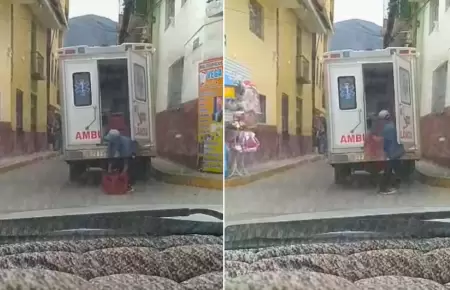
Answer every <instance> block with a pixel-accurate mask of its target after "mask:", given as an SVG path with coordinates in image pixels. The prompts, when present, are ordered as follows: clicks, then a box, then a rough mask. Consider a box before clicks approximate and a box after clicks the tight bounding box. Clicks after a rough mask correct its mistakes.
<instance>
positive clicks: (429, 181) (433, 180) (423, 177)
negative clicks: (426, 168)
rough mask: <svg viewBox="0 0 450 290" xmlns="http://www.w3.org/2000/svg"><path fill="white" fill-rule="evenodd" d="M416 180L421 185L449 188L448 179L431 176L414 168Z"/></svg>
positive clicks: (449, 180)
mask: <svg viewBox="0 0 450 290" xmlns="http://www.w3.org/2000/svg"><path fill="white" fill-rule="evenodd" d="M416 172H417V176H418V179H419V181H420V182H421V183H423V184H426V185H430V186H434V187H442V188H450V178H447V177H437V176H431V175H428V174H425V173H423V172H421V171H420V170H419V169H417V168H416Z"/></svg>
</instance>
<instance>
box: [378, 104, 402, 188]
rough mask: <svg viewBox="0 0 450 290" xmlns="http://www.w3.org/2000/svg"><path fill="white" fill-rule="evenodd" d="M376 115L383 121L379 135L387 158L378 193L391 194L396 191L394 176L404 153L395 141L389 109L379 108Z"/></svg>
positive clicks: (395, 136) (395, 133) (395, 132)
mask: <svg viewBox="0 0 450 290" xmlns="http://www.w3.org/2000/svg"><path fill="white" fill-rule="evenodd" d="M378 117H379V118H380V119H381V120H383V121H384V124H383V129H382V131H381V136H382V137H383V150H384V153H385V156H386V159H387V161H386V166H385V168H384V173H383V176H382V178H380V184H379V186H380V193H381V194H393V193H395V192H396V191H397V189H396V188H395V183H396V179H395V178H394V177H395V175H397V174H398V173H399V169H400V158H401V157H402V156H403V155H404V154H405V149H404V148H403V145H401V144H399V143H398V141H397V129H396V128H395V123H394V121H393V120H392V116H391V114H390V113H389V111H387V110H381V111H380V112H379V113H378ZM394 173H395V175H394Z"/></svg>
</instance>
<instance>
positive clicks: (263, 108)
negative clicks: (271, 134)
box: [259, 95, 267, 123]
mask: <svg viewBox="0 0 450 290" xmlns="http://www.w3.org/2000/svg"><path fill="white" fill-rule="evenodd" d="M259 106H260V107H261V115H260V117H259V123H266V122H267V121H266V118H267V115H266V114H267V109H266V106H267V105H266V96H264V95H259Z"/></svg>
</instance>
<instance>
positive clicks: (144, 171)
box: [136, 157, 151, 181]
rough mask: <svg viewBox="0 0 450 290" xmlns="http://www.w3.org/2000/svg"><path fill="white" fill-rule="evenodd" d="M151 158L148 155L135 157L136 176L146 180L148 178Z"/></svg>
mask: <svg viewBox="0 0 450 290" xmlns="http://www.w3.org/2000/svg"><path fill="white" fill-rule="evenodd" d="M150 172H151V159H150V158H149V157H138V158H136V175H137V178H138V179H140V180H143V181H147V180H149V178H150Z"/></svg>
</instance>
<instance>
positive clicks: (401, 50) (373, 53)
mask: <svg viewBox="0 0 450 290" xmlns="http://www.w3.org/2000/svg"><path fill="white" fill-rule="evenodd" d="M393 54H399V55H407V56H414V55H417V52H416V48H414V47H388V48H385V49H374V50H372V49H368V50H350V49H347V50H335V51H328V52H325V53H324V55H323V58H324V59H325V60H332V59H342V58H349V57H364V56H367V57H377V56H387V55H393Z"/></svg>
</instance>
